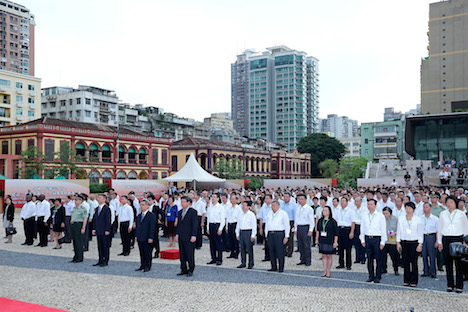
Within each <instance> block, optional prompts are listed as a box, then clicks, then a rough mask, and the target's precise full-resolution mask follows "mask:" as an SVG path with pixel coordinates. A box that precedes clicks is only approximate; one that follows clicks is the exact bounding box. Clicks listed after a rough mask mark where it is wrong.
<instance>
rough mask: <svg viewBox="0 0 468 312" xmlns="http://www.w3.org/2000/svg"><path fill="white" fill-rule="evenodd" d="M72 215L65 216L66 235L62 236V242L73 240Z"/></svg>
mask: <svg viewBox="0 0 468 312" xmlns="http://www.w3.org/2000/svg"><path fill="white" fill-rule="evenodd" d="M70 221H71V216H65V236H64V237H63V238H62V240H63V241H62V242H61V244H62V243H70V242H71V227H70Z"/></svg>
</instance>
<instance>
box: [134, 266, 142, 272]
mask: <svg viewBox="0 0 468 312" xmlns="http://www.w3.org/2000/svg"><path fill="white" fill-rule="evenodd" d="M143 269H144V268H143V267H139V268H138V269H135V271H142V270H143Z"/></svg>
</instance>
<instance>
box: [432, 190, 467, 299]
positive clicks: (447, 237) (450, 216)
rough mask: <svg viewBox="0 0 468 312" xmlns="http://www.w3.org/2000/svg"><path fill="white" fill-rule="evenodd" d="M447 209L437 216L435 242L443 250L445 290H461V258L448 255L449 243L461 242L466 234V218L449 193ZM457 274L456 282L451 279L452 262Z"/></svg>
mask: <svg viewBox="0 0 468 312" xmlns="http://www.w3.org/2000/svg"><path fill="white" fill-rule="evenodd" d="M445 204H446V205H447V208H448V210H444V211H442V212H441V213H440V216H439V230H438V231H437V243H438V244H439V251H442V252H443V256H444V263H445V271H446V274H447V291H448V292H452V291H453V288H454V287H455V292H457V293H461V292H463V268H462V264H461V258H454V257H451V256H450V249H449V246H450V244H451V243H456V242H460V243H462V242H463V236H465V235H468V220H467V218H466V215H465V214H464V213H463V212H462V211H460V210H459V209H457V206H458V199H457V198H456V197H455V196H454V195H450V196H449V197H447V199H446V200H445ZM454 262H455V272H456V274H457V279H456V283H454V279H453V264H454Z"/></svg>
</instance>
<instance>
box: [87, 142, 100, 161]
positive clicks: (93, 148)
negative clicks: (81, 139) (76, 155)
mask: <svg viewBox="0 0 468 312" xmlns="http://www.w3.org/2000/svg"><path fill="white" fill-rule="evenodd" d="M89 160H90V161H92V162H97V161H99V147H98V146H97V145H96V144H91V145H90V146H89Z"/></svg>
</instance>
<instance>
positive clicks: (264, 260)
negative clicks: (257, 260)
mask: <svg viewBox="0 0 468 312" xmlns="http://www.w3.org/2000/svg"><path fill="white" fill-rule="evenodd" d="M266 261H270V259H262V262H266Z"/></svg>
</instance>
